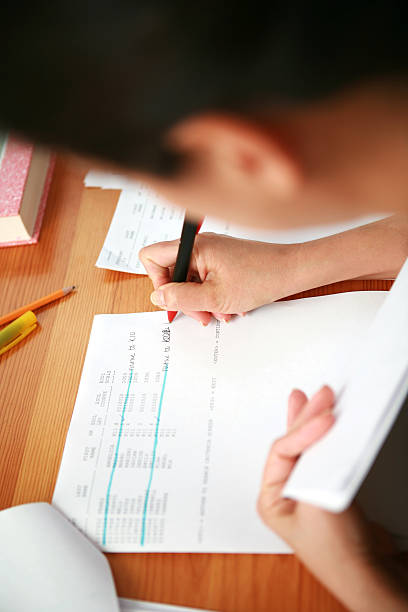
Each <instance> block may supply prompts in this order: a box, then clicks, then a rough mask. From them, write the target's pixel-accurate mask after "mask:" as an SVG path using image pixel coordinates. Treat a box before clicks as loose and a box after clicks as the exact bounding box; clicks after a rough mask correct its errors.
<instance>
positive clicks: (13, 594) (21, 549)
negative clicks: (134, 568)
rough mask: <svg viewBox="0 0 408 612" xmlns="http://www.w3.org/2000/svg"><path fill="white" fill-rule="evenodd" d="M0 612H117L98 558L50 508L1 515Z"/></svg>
mask: <svg viewBox="0 0 408 612" xmlns="http://www.w3.org/2000/svg"><path fill="white" fill-rule="evenodd" d="M0 542H1V546H0V609H1V610H2V612H22V611H24V612H25V611H26V610H27V612H55V611H56V610H58V612H72V611H73V610H74V611H75V612H119V603H118V598H117V596H116V590H115V585H114V583H113V579H112V574H111V571H110V567H109V564H108V562H107V560H106V558H105V557H104V556H103V555H102V553H101V552H100V551H99V550H98V549H97V548H96V547H95V546H94V545H93V544H92V543H91V542H89V540H88V539H87V538H85V537H84V536H83V535H82V534H81V533H80V532H79V531H78V530H77V529H75V528H74V527H73V526H72V525H71V524H70V522H69V521H67V519H66V518H65V517H63V516H62V515H61V514H60V513H59V512H57V511H56V510H55V509H54V508H52V506H50V505H49V504H44V503H39V504H25V505H23V506H17V507H15V508H8V509H7V510H3V511H2V512H0Z"/></svg>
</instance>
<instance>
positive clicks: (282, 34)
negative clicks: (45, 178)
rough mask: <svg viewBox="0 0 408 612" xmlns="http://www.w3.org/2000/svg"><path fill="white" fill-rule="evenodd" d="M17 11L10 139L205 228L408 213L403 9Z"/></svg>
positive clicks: (285, 6) (9, 71)
mask: <svg viewBox="0 0 408 612" xmlns="http://www.w3.org/2000/svg"><path fill="white" fill-rule="evenodd" d="M13 4H15V7H13V6H12V3H8V6H7V7H6V8H3V15H2V24H1V28H2V48H3V49H4V52H3V57H2V66H1V69H0V70H1V75H2V95H1V96H0V122H2V124H3V125H4V127H6V128H14V129H15V130H17V131H19V132H20V133H22V134H23V135H26V136H27V137H29V138H32V139H35V140H38V141H42V142H45V143H49V144H51V145H53V146H58V147H61V148H64V149H68V150H73V151H76V152H79V153H80V154H82V155H84V156H87V157H89V158H93V159H98V160H100V161H105V162H107V163H111V164H115V165H116V166H119V167H120V168H123V169H126V170H127V171H129V172H130V173H132V174H133V175H135V176H136V177H141V178H143V179H146V180H149V181H150V182H151V183H152V184H153V185H154V186H156V188H158V189H159V190H160V191H162V192H163V193H164V194H165V195H167V196H168V197H170V198H172V199H173V200H175V201H176V202H178V203H180V204H182V205H183V206H187V207H188V208H190V209H191V210H194V211H196V212H197V214H208V213H211V214H216V215H219V216H226V217H228V218H230V219H235V220H237V221H241V222H246V223H251V222H252V223H255V224H257V225H269V226H274V225H275V226H283V225H293V224H302V223H307V222H311V223H313V222H316V220H318V219H319V220H328V219H330V218H335V217H338V216H350V215H353V214H359V213H360V212H361V211H362V210H368V209H372V210H380V209H381V210H386V209H390V208H401V207H403V206H404V203H405V202H408V197H407V196H408V193H407V192H408V180H407V178H406V177H405V175H406V174H408V173H406V171H405V164H406V162H407V160H408V150H407V145H406V143H407V142H408V138H407V137H408V118H407V114H408V112H407V106H408V105H407V101H408V94H407V90H406V82H407V80H406V79H407V73H408V45H407V44H406V23H407V19H406V17H407V15H408V6H405V3H393V2H390V1H388V2H387V1H381V2H371V3H365V2H358V1H357V2H353V3H350V5H349V6H348V5H347V3H344V2H343V3H337V2H335V3H327V2H317V1H315V2H313V1H311V2H308V3H305V2H300V1H298V2H291V3H288V2H282V1H280V2H269V3H267V6H266V7H265V8H263V7H262V8H261V7H260V6H256V5H254V3H250V2H238V3H237V2H234V3H228V2H227V3H225V2H223V3H214V4H212V3H208V2H205V3H204V2H203V3H200V2H198V3H197V2H196V3H192V2H179V1H176V0H175V1H174V2H165V1H162V2H159V1H158V2H151V1H147V0H146V1H143V0H138V2H132V1H130V0H129V1H128V2H125V1H123V0H110V1H108V0H87V1H86V0H83V1H82V2H75V1H71V2H59V1H56V2H53V3H50V2H47V3H46V2H44V3H42V2H41V3H36V4H35V5H33V4H32V3H28V2H24V1H23V6H22V5H21V3H13ZM25 5H26V6H25Z"/></svg>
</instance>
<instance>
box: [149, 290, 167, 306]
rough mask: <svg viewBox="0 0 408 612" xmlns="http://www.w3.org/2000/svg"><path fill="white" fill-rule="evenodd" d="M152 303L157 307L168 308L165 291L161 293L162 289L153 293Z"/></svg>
mask: <svg viewBox="0 0 408 612" xmlns="http://www.w3.org/2000/svg"><path fill="white" fill-rule="evenodd" d="M150 301H151V302H152V304H154V305H155V306H166V303H165V301H164V293H163V291H160V289H158V290H156V291H153V293H152V294H151V296H150Z"/></svg>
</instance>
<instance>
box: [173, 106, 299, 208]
mask: <svg viewBox="0 0 408 612" xmlns="http://www.w3.org/2000/svg"><path fill="white" fill-rule="evenodd" d="M167 140H168V144H169V146H170V147H172V148H174V149H175V150H177V151H180V152H182V153H183V154H185V156H186V158H187V159H191V160H194V161H195V163H196V164H197V166H198V168H199V167H200V166H201V168H202V169H203V168H205V169H206V170H207V171H209V170H210V168H211V166H213V165H214V166H215V165H216V166H217V168H216V169H215V168H214V171H215V174H216V175H217V176H219V175H220V173H221V174H222V175H223V178H224V180H232V181H234V183H235V185H236V186H237V182H238V184H239V183H240V182H242V183H250V185H251V188H252V189H254V190H257V191H258V192H263V193H264V194H265V195H266V194H269V195H271V196H272V195H273V196H274V197H280V198H285V197H288V196H290V195H292V194H293V193H294V191H296V190H297V188H298V186H299V183H300V181H301V179H302V171H301V164H300V162H299V161H298V160H297V158H296V156H295V154H294V153H293V152H291V151H290V150H289V149H288V148H287V147H286V146H285V142H284V137H283V136H282V135H281V134H280V132H279V130H278V129H277V128H276V129H274V126H273V125H271V124H265V123H258V122H255V121H250V120H246V119H244V118H240V117H235V116H232V115H222V114H205V115H198V116H195V117H192V118H189V119H186V120H184V121H182V122H181V123H179V124H178V125H176V126H175V127H174V128H173V129H172V130H171V131H170V132H169V134H168V139H167ZM200 162H201V163H200Z"/></svg>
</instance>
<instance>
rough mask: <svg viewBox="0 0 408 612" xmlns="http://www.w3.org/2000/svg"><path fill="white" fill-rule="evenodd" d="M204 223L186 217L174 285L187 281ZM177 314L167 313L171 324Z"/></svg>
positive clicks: (172, 311) (175, 269)
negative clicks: (192, 257) (195, 247)
mask: <svg viewBox="0 0 408 612" xmlns="http://www.w3.org/2000/svg"><path fill="white" fill-rule="evenodd" d="M202 223H203V222H202V221H198V222H197V221H189V220H188V219H187V217H184V223H183V229H182V232H181V238H180V246H179V248H178V252H177V259H176V265H175V266H174V273H173V283H184V282H185V281H186V280H187V275H188V269H189V267H190V260H191V254H192V252H193V248H194V240H195V237H196V235H197V234H198V232H199V231H200V228H201V225H202ZM176 314H177V311H174V310H169V311H168V312H167V316H168V318H169V323H172V321H173V320H174V317H175V316H176Z"/></svg>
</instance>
